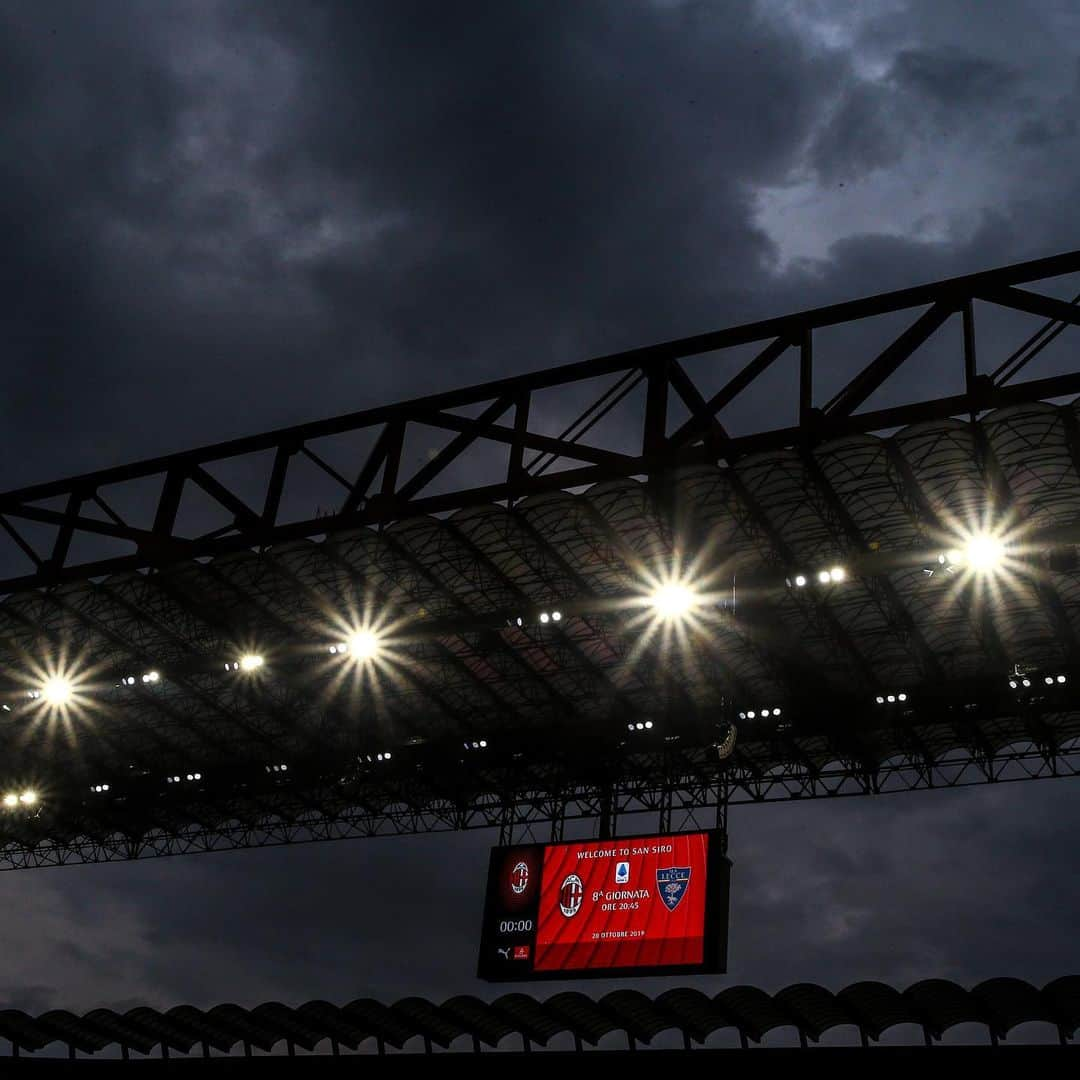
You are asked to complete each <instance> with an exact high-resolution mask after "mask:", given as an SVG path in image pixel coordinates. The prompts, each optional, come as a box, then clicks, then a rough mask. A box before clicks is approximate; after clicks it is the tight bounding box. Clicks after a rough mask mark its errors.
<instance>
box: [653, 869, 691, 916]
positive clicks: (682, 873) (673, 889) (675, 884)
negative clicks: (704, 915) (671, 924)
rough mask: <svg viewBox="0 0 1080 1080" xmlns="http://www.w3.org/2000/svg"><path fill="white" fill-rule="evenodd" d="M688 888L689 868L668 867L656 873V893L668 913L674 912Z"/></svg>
mask: <svg viewBox="0 0 1080 1080" xmlns="http://www.w3.org/2000/svg"><path fill="white" fill-rule="evenodd" d="M688 888H690V867H689V866H669V867H667V868H666V869H664V870H657V871H656V891H657V892H658V893H659V894H660V899H661V900H663V901H664V906H665V907H666V908H667V909H668V911H674V910H675V909H676V908H677V907H678V906H679V904H680V903H681V902H682V898H683V897H684V896H685V895H686V890H687V889H688Z"/></svg>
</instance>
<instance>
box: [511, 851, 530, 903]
mask: <svg viewBox="0 0 1080 1080" xmlns="http://www.w3.org/2000/svg"><path fill="white" fill-rule="evenodd" d="M528 887H529V864H528V863H527V862H526V861H525V860H524V859H521V860H520V861H519V862H516V863H514V867H513V869H512V870H511V871H510V888H511V889H513V890H514V895H515V896H520V895H521V894H522V893H523V892H524V891H525V890H526V889H527V888H528Z"/></svg>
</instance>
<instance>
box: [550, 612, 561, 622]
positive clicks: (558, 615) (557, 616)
mask: <svg viewBox="0 0 1080 1080" xmlns="http://www.w3.org/2000/svg"><path fill="white" fill-rule="evenodd" d="M551 621H552V622H562V612H561V611H553V612H552V613H551Z"/></svg>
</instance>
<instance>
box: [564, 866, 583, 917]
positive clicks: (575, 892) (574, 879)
mask: <svg viewBox="0 0 1080 1080" xmlns="http://www.w3.org/2000/svg"><path fill="white" fill-rule="evenodd" d="M584 896H585V886H584V885H583V884H582V882H581V878H579V877H578V876H577V874H570V875H569V876H568V877H567V878H566V880H565V881H564V882H563V883H562V887H561V888H560V889H559V910H560V911H561V912H562V913H563V914H564V915H565V916H566V917H567V918H568V919H572V918H573V917H574V916H575V915H576V914H577V913H578V912H579V911H580V910H581V901H582V898H583V897H584Z"/></svg>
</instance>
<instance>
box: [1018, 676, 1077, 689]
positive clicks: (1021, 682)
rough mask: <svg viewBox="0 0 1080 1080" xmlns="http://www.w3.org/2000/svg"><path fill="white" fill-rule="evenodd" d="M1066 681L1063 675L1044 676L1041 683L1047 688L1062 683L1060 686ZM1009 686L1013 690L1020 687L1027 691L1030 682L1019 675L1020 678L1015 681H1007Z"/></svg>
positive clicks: (1025, 677)
mask: <svg viewBox="0 0 1080 1080" xmlns="http://www.w3.org/2000/svg"><path fill="white" fill-rule="evenodd" d="M1066 681H1067V680H1066V677H1065V676H1064V675H1044V676H1043V682H1044V683H1046V685H1047V686H1053V685H1054V683H1062V684H1064V683H1065V682H1066ZM1009 686H1011V687H1012V689H1013V690H1019V689H1020V688H1021V687H1024V689H1027V688H1028V687H1029V686H1031V680H1030V679H1029V678H1028V677H1027V676H1026V675H1021V676H1018V677H1017V678H1015V679H1010V680H1009Z"/></svg>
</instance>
